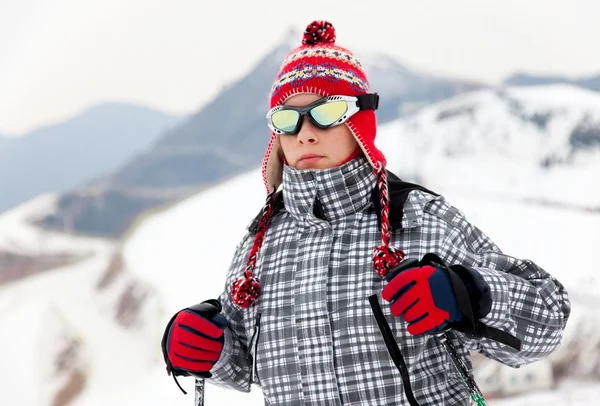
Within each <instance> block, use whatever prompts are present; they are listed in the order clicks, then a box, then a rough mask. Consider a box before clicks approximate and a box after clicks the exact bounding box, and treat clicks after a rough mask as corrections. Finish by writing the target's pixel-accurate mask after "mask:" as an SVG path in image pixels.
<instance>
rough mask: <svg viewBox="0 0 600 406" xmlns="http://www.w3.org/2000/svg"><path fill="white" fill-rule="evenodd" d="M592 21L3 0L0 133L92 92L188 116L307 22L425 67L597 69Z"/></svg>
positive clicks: (449, 7)
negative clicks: (320, 21)
mask: <svg viewBox="0 0 600 406" xmlns="http://www.w3.org/2000/svg"><path fill="white" fill-rule="evenodd" d="M598 16H600V1H597V0H495V1H487V0H451V1H443V0H436V1H433V0H420V1H400V0H390V1H376V0H360V1H355V0H345V1H327V0H323V1H319V2H310V1H289V2H288V1H281V0H279V1H271V0H253V1H247V0H229V1H227V0H211V1H205V0H169V1H166V0H0V133H9V134H13V135H18V134H21V133H23V132H25V131H28V130H30V129H32V128H35V127H37V126H40V125H43V124H47V123H51V122H53V121H56V120H60V119H64V118H66V117H68V116H71V115H73V114H75V113H77V112H78V111H80V110H81V109H83V108H85V107H88V106H90V105H93V104H95V103H99V102H103V101H128V102H136V103H143V104H145V105H149V106H153V107H157V108H160V109H163V110H165V111H169V112H173V113H189V112H191V111H194V110H196V109H197V108H198V107H200V106H201V105H202V104H203V103H204V102H205V101H206V100H208V99H209V98H210V97H212V96H214V94H215V93H216V92H218V91H219V89H220V87H221V86H222V85H223V84H225V83H227V82H229V81H231V80H233V79H235V78H238V77H239V76H240V75H243V74H244V73H245V72H246V71H247V70H248V69H249V68H250V67H251V66H252V65H253V64H254V63H256V62H257V61H258V60H259V59H260V57H261V56H262V55H263V54H264V53H265V52H267V51H268V50H269V49H270V48H271V47H273V46H274V45H276V44H277V43H278V41H280V39H281V37H282V36H283V35H284V34H285V33H286V32H287V31H288V30H289V28H290V27H291V26H294V27H296V29H300V28H303V27H304V26H306V24H308V23H309V22H310V21H312V20H314V19H327V20H329V21H331V22H332V23H333V25H334V26H335V27H336V29H337V37H338V39H337V43H338V44H339V45H342V46H345V47H347V48H350V49H351V50H354V51H355V52H359V51H360V50H372V51H382V52H387V53H389V54H392V55H394V56H396V57H397V58H398V59H399V60H400V61H402V62H404V63H405V64H407V65H408V66H409V67H411V68H414V69H419V70H424V71H428V72H431V73H440V74H445V75H456V76H459V77H461V78H472V79H477V80H482V81H486V82H489V83H494V82H497V81H499V80H501V79H502V78H503V77H504V76H506V75H508V74H510V73H512V72H514V71H515V70H527V71H531V72H536V73H560V74H566V75H569V76H575V75H586V74H592V73H598V72H600V43H599V41H598V39H599V38H600V23H598V21H599V19H598ZM299 42H300V38H299V39H298V43H299ZM257 96H260V95H257Z"/></svg>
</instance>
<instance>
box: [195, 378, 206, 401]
mask: <svg viewBox="0 0 600 406" xmlns="http://www.w3.org/2000/svg"><path fill="white" fill-rule="evenodd" d="M194 392H195V394H196V395H195V397H194V406H204V379H201V378H196V384H195V389H194Z"/></svg>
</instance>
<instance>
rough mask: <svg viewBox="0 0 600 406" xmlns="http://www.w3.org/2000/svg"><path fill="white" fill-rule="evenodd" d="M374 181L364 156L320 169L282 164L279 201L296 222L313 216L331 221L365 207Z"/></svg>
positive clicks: (368, 203) (371, 170) (369, 203)
mask: <svg viewBox="0 0 600 406" xmlns="http://www.w3.org/2000/svg"><path fill="white" fill-rule="evenodd" d="M376 180H377V179H376V176H375V173H374V172H373V168H372V167H371V165H370V164H369V162H368V161H367V160H366V159H365V158H364V157H359V158H356V159H353V160H351V161H349V162H348V163H346V164H344V165H340V166H337V167H334V168H330V169H324V170H297V169H295V168H293V167H290V166H287V165H285V166H284V169H283V183H282V185H283V190H282V194H283V204H284V207H285V210H286V211H287V212H288V213H290V214H291V215H292V217H294V218H295V219H296V220H297V221H298V222H299V223H303V222H305V221H307V220H309V219H311V218H313V219H314V218H315V217H318V218H321V219H326V220H328V221H331V220H335V219H338V218H342V217H345V216H348V215H350V214H352V213H356V212H361V211H363V210H365V209H366V208H367V207H369V206H370V205H371V191H372V190H373V188H374V187H375V185H376Z"/></svg>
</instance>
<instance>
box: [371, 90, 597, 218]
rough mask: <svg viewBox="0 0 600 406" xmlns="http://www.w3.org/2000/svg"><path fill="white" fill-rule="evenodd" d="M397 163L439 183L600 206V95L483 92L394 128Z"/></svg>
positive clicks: (388, 140)
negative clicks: (599, 180) (599, 177)
mask: <svg viewBox="0 0 600 406" xmlns="http://www.w3.org/2000/svg"><path fill="white" fill-rule="evenodd" d="M385 131H387V132H390V133H392V134H394V135H393V136H388V137H380V138H379V139H378V145H380V147H381V148H382V149H384V150H386V151H392V152H393V153H391V154H389V159H388V160H389V163H388V165H389V167H390V168H392V169H394V170H396V171H397V172H399V173H401V174H402V175H403V176H404V177H405V178H409V179H413V180H417V181H419V182H421V183H423V184H425V185H427V186H428V187H430V188H432V189H434V190H435V189H440V188H444V189H448V188H451V189H452V190H460V191H463V192H465V193H485V194H486V195H488V196H495V197H496V198H498V199H515V198H519V199H524V200H532V201H536V202H540V203H546V204H554V205H565V206H571V207H577V208H581V209H587V210H600V188H598V187H594V185H597V179H598V175H600V94H598V93H595V92H591V91H588V90H585V89H581V88H577V87H574V86H570V85H551V86H544V87H526V88H506V89H499V90H480V91H475V92H471V93H468V94H464V95H460V96H457V97H455V98H453V99H450V100H447V101H443V102H440V103H436V104H434V105H431V106H427V107H424V108H423V109H421V110H420V111H418V112H417V113H415V114H413V115H412V116H410V117H405V118H404V119H402V120H398V121H396V122H394V123H391V124H389V125H388V126H386V129H385Z"/></svg>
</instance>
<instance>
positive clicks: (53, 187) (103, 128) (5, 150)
mask: <svg viewBox="0 0 600 406" xmlns="http://www.w3.org/2000/svg"><path fill="white" fill-rule="evenodd" d="M180 120H181V119H180V118H179V117H175V116H172V115H169V114H166V113H163V112H161V111H158V110H156V109H151V108H147V107H143V106H138V105H131V104H123V103H104V104H99V105H96V106H93V107H90V108H88V109H85V110H84V111H81V112H79V113H77V114H76V115H74V116H73V117H70V118H68V119H66V120H64V121H62V122H59V123H56V124H52V125H48V126H45V127H42V128H39V129H36V130H34V131H31V132H29V133H27V134H24V135H22V136H19V137H4V138H3V137H0V190H1V191H2V193H1V194H0V212H2V211H4V210H7V209H9V208H11V207H14V206H16V205H18V204H20V203H23V202H25V201H27V200H29V199H31V198H33V197H35V196H37V195H40V194H42V193H49V192H66V191H68V190H70V189H71V188H74V187H76V186H81V185H82V184H83V183H84V182H89V181H90V180H92V179H93V178H96V177H99V176H101V175H105V174H106V173H108V172H111V171H113V170H115V169H116V168H118V167H119V166H120V165H122V164H123V163H124V162H126V161H127V160H129V159H131V158H132V157H133V156H135V155H137V154H139V153H140V152H141V151H143V150H144V149H145V148H148V147H149V146H150V145H151V144H152V142H154V140H156V139H157V138H158V137H159V135H162V134H163V133H164V132H165V131H166V130H168V129H169V128H171V127H172V126H174V125H175V124H176V123H178V122H179V121H180ZM1 124H2V123H1V119H0V125H1Z"/></svg>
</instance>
